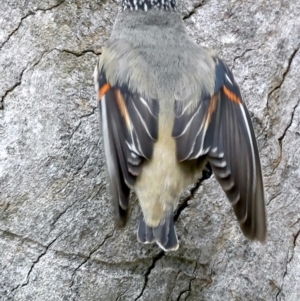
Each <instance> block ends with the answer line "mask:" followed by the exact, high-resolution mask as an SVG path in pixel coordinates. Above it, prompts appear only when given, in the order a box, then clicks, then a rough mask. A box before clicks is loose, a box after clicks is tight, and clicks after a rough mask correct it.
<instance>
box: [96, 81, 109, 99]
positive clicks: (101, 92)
mask: <svg viewBox="0 0 300 301" xmlns="http://www.w3.org/2000/svg"><path fill="white" fill-rule="evenodd" d="M110 89H111V85H110V84H109V83H106V84H104V85H103V86H102V87H101V88H100V89H99V94H98V100H101V98H102V97H103V96H104V95H105V94H106V93H107V92H108V91H109V90H110Z"/></svg>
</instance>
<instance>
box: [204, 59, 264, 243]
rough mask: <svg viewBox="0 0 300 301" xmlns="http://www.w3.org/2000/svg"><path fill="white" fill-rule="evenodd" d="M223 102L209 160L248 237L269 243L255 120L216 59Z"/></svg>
mask: <svg viewBox="0 0 300 301" xmlns="http://www.w3.org/2000/svg"><path fill="white" fill-rule="evenodd" d="M216 90H217V91H220V101H219V102H218V106H217V108H216V112H215V113H214V116H213V117H212V122H211V126H212V128H213V129H214V130H213V141H212V144H211V148H210V151H209V153H208V161H209V162H210V164H211V167H212V170H213V172H214V174H215V176H216V179H217V180H218V182H219V183H220V185H221V187H222V188H223V190H224V192H225V193H226V195H227V197H228V199H229V201H230V202H231V204H232V205H233V209H234V212H235V214H236V216H237V219H238V221H239V223H240V226H241V229H242V231H243V233H244V235H245V236H246V237H248V238H250V239H257V240H260V241H264V240H265V236H266V214H265V201H264V189H263V179H262V171H261V165H260V159H259V154H258V148H257V144H256V139H255V134H254V131H253V127H252V123H251V118H250V115H249V113H248V110H247V108H246V106H245V104H244V103H243V102H242V97H241V93H240V90H239V87H238V85H237V84H236V82H235V80H234V78H233V75H232V73H231V71H230V70H229V69H228V67H227V66H226V65H225V64H224V63H223V62H222V61H221V60H219V59H216Z"/></svg>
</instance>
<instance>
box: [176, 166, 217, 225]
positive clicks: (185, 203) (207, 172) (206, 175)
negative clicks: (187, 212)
mask: <svg viewBox="0 0 300 301" xmlns="http://www.w3.org/2000/svg"><path fill="white" fill-rule="evenodd" d="M211 176H212V169H211V166H210V164H209V163H207V164H206V166H205V168H204V169H203V171H202V177H201V178H200V179H198V181H197V182H196V183H195V186H194V187H193V188H192V189H191V190H190V193H189V195H188V196H187V197H185V198H184V199H183V200H182V201H181V203H180V204H179V205H178V208H177V210H176V212H175V214H174V221H177V220H178V218H179V216H180V214H181V212H182V211H183V210H184V209H185V208H187V207H188V206H189V204H188V202H189V201H190V200H192V199H194V197H195V193H196V192H197V190H198V189H199V187H200V185H201V184H202V182H203V181H205V180H207V179H209V178H210V177H211Z"/></svg>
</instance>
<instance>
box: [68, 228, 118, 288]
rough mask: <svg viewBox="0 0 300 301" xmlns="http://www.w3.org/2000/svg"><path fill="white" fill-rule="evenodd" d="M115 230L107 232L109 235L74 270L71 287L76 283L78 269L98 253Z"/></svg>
mask: <svg viewBox="0 0 300 301" xmlns="http://www.w3.org/2000/svg"><path fill="white" fill-rule="evenodd" d="M114 232H115V229H113V231H112V232H111V233H109V234H107V235H106V236H105V237H104V239H103V241H102V242H101V243H100V244H99V245H97V246H96V247H95V248H94V249H93V250H92V251H91V252H90V253H89V255H88V256H87V257H85V259H84V260H83V261H82V262H81V263H80V264H79V265H78V267H77V268H75V270H74V272H73V273H72V275H71V285H70V287H72V286H73V285H74V279H75V274H76V273H77V271H78V270H79V269H80V268H81V267H82V266H83V265H85V264H86V263H87V262H88V261H89V260H90V259H91V257H92V256H93V254H95V253H96V252H97V251H98V250H99V249H100V248H101V247H102V246H103V245H104V244H105V243H106V241H107V240H108V239H109V238H111V237H112V236H113V235H114Z"/></svg>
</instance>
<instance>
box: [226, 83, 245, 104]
mask: <svg viewBox="0 0 300 301" xmlns="http://www.w3.org/2000/svg"><path fill="white" fill-rule="evenodd" d="M223 91H224V93H225V95H226V96H227V97H228V98H229V99H230V100H232V101H233V102H235V103H237V104H241V103H242V101H241V99H240V98H239V97H238V96H237V95H236V94H235V93H233V92H231V91H230V90H229V89H227V88H226V87H225V86H223Z"/></svg>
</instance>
